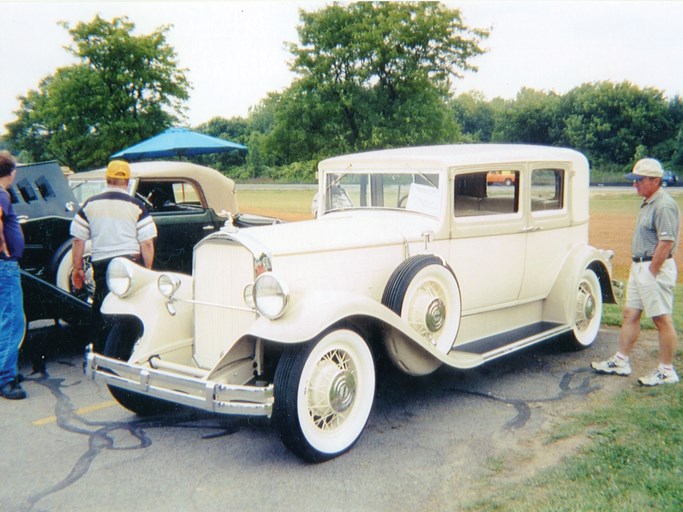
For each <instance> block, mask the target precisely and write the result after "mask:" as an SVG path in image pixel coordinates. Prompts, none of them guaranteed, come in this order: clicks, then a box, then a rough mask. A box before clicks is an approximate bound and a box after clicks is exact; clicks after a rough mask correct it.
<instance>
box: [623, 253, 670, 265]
mask: <svg viewBox="0 0 683 512" xmlns="http://www.w3.org/2000/svg"><path fill="white" fill-rule="evenodd" d="M669 258H673V256H671V255H670V254H669V255H668V256H667V257H666V259H667V260H668V259H669ZM646 261H652V256H633V263H643V262H646Z"/></svg>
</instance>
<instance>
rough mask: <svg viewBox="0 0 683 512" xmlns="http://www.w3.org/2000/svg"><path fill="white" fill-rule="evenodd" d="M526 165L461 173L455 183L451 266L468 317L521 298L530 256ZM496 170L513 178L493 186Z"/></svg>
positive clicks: (459, 172) (455, 178)
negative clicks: (525, 202)
mask: <svg viewBox="0 0 683 512" xmlns="http://www.w3.org/2000/svg"><path fill="white" fill-rule="evenodd" d="M522 171H523V168H522V166H511V165H510V166H496V167H495V168H482V169H476V170H468V171H463V172H461V171H458V173H457V174H456V175H455V177H454V179H453V181H452V183H453V187H454V191H453V212H452V215H453V219H452V222H451V226H452V227H451V237H450V238H451V241H450V250H449V253H450V265H451V267H452V268H453V270H454V272H455V275H456V277H457V279H458V284H459V286H460V290H461V296H462V307H463V314H471V313H474V312H477V311H481V310H482V309H487V308H496V307H501V306H502V305H504V304H509V303H512V302H514V301H516V300H517V298H518V296H519V291H520V288H521V285H522V277H523V276H522V274H523V270H524V260H525V252H526V232H525V219H524V213H523V209H522V208H521V206H520V205H521V201H522V199H523V188H522V182H523V180H522V179H521V178H522V174H523V173H522ZM491 172H496V173H498V172H504V173H505V174H506V175H509V176H511V177H512V178H511V179H510V182H509V184H505V182H502V183H491V182H490V180H487V176H488V175H489V173H491Z"/></svg>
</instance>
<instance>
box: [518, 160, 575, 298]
mask: <svg viewBox="0 0 683 512" xmlns="http://www.w3.org/2000/svg"><path fill="white" fill-rule="evenodd" d="M529 172H530V179H529V180H527V184H528V187H529V190H528V194H526V197H527V198H528V199H529V200H528V201H527V202H526V204H525V205H524V207H525V209H526V214H525V216H526V219H527V221H526V230H527V258H526V263H525V266H524V274H525V278H524V284H523V286H522V290H521V292H520V297H521V298H523V299H534V298H544V297H546V296H547V295H548V293H549V292H550V288H551V287H552V285H553V284H554V283H555V281H556V279H557V275H558V273H559V272H560V269H561V268H562V264H563V262H564V259H565V258H566V257H567V255H568V254H569V253H570V252H571V249H572V247H573V246H574V245H575V244H576V241H577V240H581V239H582V238H581V237H582V233H585V232H586V230H587V223H575V224H574V225H572V223H571V218H570V214H569V211H568V200H569V198H568V190H569V187H568V186H567V180H568V179H569V176H570V172H569V167H568V165H567V164H565V165H561V164H551V165H549V164H547V163H537V164H532V165H531V166H530V169H529ZM585 234H586V236H587V233H585ZM584 239H585V238H584Z"/></svg>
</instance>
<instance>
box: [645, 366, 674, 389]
mask: <svg viewBox="0 0 683 512" xmlns="http://www.w3.org/2000/svg"><path fill="white" fill-rule="evenodd" d="M677 382H678V375H677V374H676V370H670V371H666V370H662V369H661V368H657V369H656V370H655V371H654V372H652V373H651V374H650V375H648V376H647V377H641V378H640V379H638V383H639V384H640V385H641V386H659V385H660V384H676V383H677Z"/></svg>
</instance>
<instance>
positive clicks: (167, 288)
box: [157, 274, 180, 299]
mask: <svg viewBox="0 0 683 512" xmlns="http://www.w3.org/2000/svg"><path fill="white" fill-rule="evenodd" d="M157 288H159V291H160V292H161V295H163V296H164V297H166V298H167V299H171V298H173V295H175V292H176V291H177V290H178V288H180V279H178V278H177V277H176V276H169V275H168V274H161V275H160V276H159V279H158V280H157Z"/></svg>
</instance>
